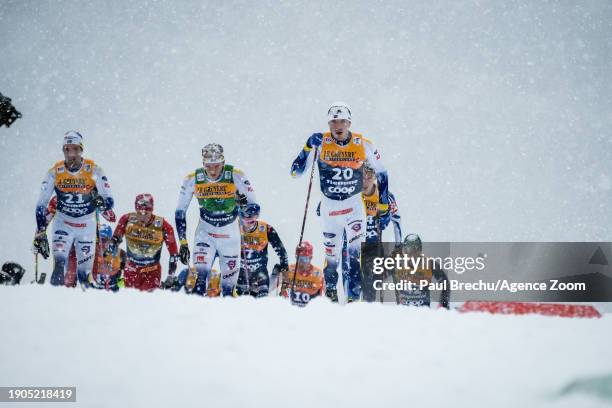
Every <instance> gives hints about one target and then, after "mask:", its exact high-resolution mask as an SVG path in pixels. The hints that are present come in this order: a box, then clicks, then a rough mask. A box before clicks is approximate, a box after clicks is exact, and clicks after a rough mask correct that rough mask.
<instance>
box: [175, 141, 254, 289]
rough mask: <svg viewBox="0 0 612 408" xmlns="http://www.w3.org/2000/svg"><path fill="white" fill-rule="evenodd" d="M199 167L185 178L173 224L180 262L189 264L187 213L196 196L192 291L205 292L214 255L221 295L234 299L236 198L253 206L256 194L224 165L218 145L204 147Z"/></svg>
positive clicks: (237, 238)
mask: <svg viewBox="0 0 612 408" xmlns="http://www.w3.org/2000/svg"><path fill="white" fill-rule="evenodd" d="M202 164H203V167H200V168H198V169H196V170H195V171H194V172H193V173H190V174H188V175H187V177H186V178H185V180H184V181H183V185H182V187H181V191H180V194H179V200H178V205H177V208H176V213H175V219H176V220H175V221H176V229H177V232H178V236H179V239H180V243H181V248H180V256H181V262H183V264H185V265H187V264H188V263H189V257H190V253H189V245H188V243H187V218H186V216H187V215H186V214H187V209H188V208H189V204H190V203H191V198H192V197H193V196H194V195H195V197H196V199H197V200H198V204H199V206H200V222H199V223H198V226H197V228H196V232H195V238H194V249H193V264H194V266H195V268H196V271H197V273H198V278H197V280H196V281H197V286H196V287H195V288H194V292H195V293H197V294H200V295H203V294H204V293H206V283H207V277H208V274H209V272H210V270H211V268H212V264H213V261H214V259H215V256H218V257H219V267H220V269H221V291H222V294H223V296H233V294H234V288H235V286H236V282H237V280H238V271H239V268H240V226H239V225H238V195H240V196H242V197H244V200H246V204H255V203H256V201H255V193H254V191H253V187H252V186H251V183H250V181H249V180H248V178H247V177H246V175H245V174H244V173H243V172H242V171H240V170H238V169H237V168H235V167H234V166H232V165H231V164H226V163H225V156H224V155H223V147H221V145H219V144H216V143H211V144H207V145H206V146H204V148H203V149H202Z"/></svg>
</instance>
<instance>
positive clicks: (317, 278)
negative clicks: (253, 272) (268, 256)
mask: <svg viewBox="0 0 612 408" xmlns="http://www.w3.org/2000/svg"><path fill="white" fill-rule="evenodd" d="M295 252H296V254H297V262H296V263H295V264H291V265H289V270H287V271H283V272H282V283H281V287H280V294H281V296H284V297H290V298H291V303H293V304H294V305H297V306H305V305H306V304H307V303H308V302H310V300H311V299H313V298H315V297H317V296H319V295H321V294H322V293H323V287H324V282H323V273H322V271H321V268H318V267H316V266H314V265H313V264H312V263H311V262H312V253H313V248H312V244H311V243H310V242H308V241H302V243H301V244H300V245H299V246H298V247H297V249H296V251H295ZM294 275H295V283H294ZM292 287H293V291H292Z"/></svg>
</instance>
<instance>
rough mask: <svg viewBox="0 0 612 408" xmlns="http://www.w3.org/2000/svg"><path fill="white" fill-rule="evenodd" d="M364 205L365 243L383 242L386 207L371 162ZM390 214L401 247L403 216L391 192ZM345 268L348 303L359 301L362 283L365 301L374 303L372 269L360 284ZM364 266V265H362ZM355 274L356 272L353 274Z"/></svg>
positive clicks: (365, 178)
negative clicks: (381, 204) (358, 294)
mask: <svg viewBox="0 0 612 408" xmlns="http://www.w3.org/2000/svg"><path fill="white" fill-rule="evenodd" d="M363 170H364V171H363V203H364V205H365V208H366V217H367V227H366V233H365V242H367V243H377V242H380V241H381V240H382V237H379V232H380V234H381V235H382V232H383V231H384V229H385V228H384V226H383V223H381V222H380V214H381V213H384V212H385V211H386V208H385V206H383V208H382V209H381V208H380V192H379V189H378V183H377V180H376V172H375V170H374V168H373V167H372V166H371V165H370V163H369V162H366V164H365V165H364V169H363ZM388 208H389V212H390V215H391V224H393V232H394V236H395V244H396V245H400V244H401V243H402V227H401V216H400V213H399V209H398V207H397V202H396V200H395V197H394V196H393V194H392V193H391V192H389V207H388ZM342 248H343V251H346V249H347V244H346V238H345V240H344V243H343V247H342ZM342 266H343V275H342V276H343V280H344V288H345V290H346V292H347V299H348V301H349V302H350V301H354V300H358V299H359V297H358V296H357V297H356V296H355V294H356V292H357V291H356V290H355V288H356V286H357V285H358V284H359V283H360V284H361V290H362V292H363V293H362V297H363V300H365V301H366V302H373V301H375V300H376V291H375V290H374V286H373V285H374V274H373V273H372V270H371V268H364V269H363V271H362V278H363V282H360V279H359V277H357V276H354V275H352V274H351V270H350V268H349V267H348V264H347V263H346V262H343V263H342ZM362 266H363V265H362ZM353 273H354V272H353Z"/></svg>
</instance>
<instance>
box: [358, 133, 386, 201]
mask: <svg viewBox="0 0 612 408" xmlns="http://www.w3.org/2000/svg"><path fill="white" fill-rule="evenodd" d="M363 142H364V147H365V152H366V160H368V161H369V162H370V164H371V165H372V167H373V168H374V171H376V181H377V182H378V191H379V195H380V202H381V203H382V204H383V205H385V204H386V205H388V204H389V178H388V176H387V170H386V169H385V167H384V166H383V164H382V161H381V159H380V153H379V152H378V149H376V147H375V146H374V144H373V143H372V142H371V141H370V140H368V139H364V141H363Z"/></svg>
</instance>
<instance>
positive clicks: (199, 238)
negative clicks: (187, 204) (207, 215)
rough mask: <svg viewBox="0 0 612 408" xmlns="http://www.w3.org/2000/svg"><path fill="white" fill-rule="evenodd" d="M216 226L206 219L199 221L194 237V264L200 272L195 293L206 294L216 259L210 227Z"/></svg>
mask: <svg viewBox="0 0 612 408" xmlns="http://www.w3.org/2000/svg"><path fill="white" fill-rule="evenodd" d="M213 228H214V227H213V226H212V225H210V224H208V223H206V222H204V221H200V222H199V223H198V227H197V229H196V233H195V238H194V249H193V265H194V267H195V269H196V272H197V273H198V281H197V283H196V286H195V288H194V289H193V293H196V294H198V295H201V296H204V294H205V293H206V282H207V280H208V274H209V273H210V270H211V269H212V265H213V262H214V260H215V247H214V240H213V238H212V237H211V236H210V235H209V231H208V230H209V229H213Z"/></svg>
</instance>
